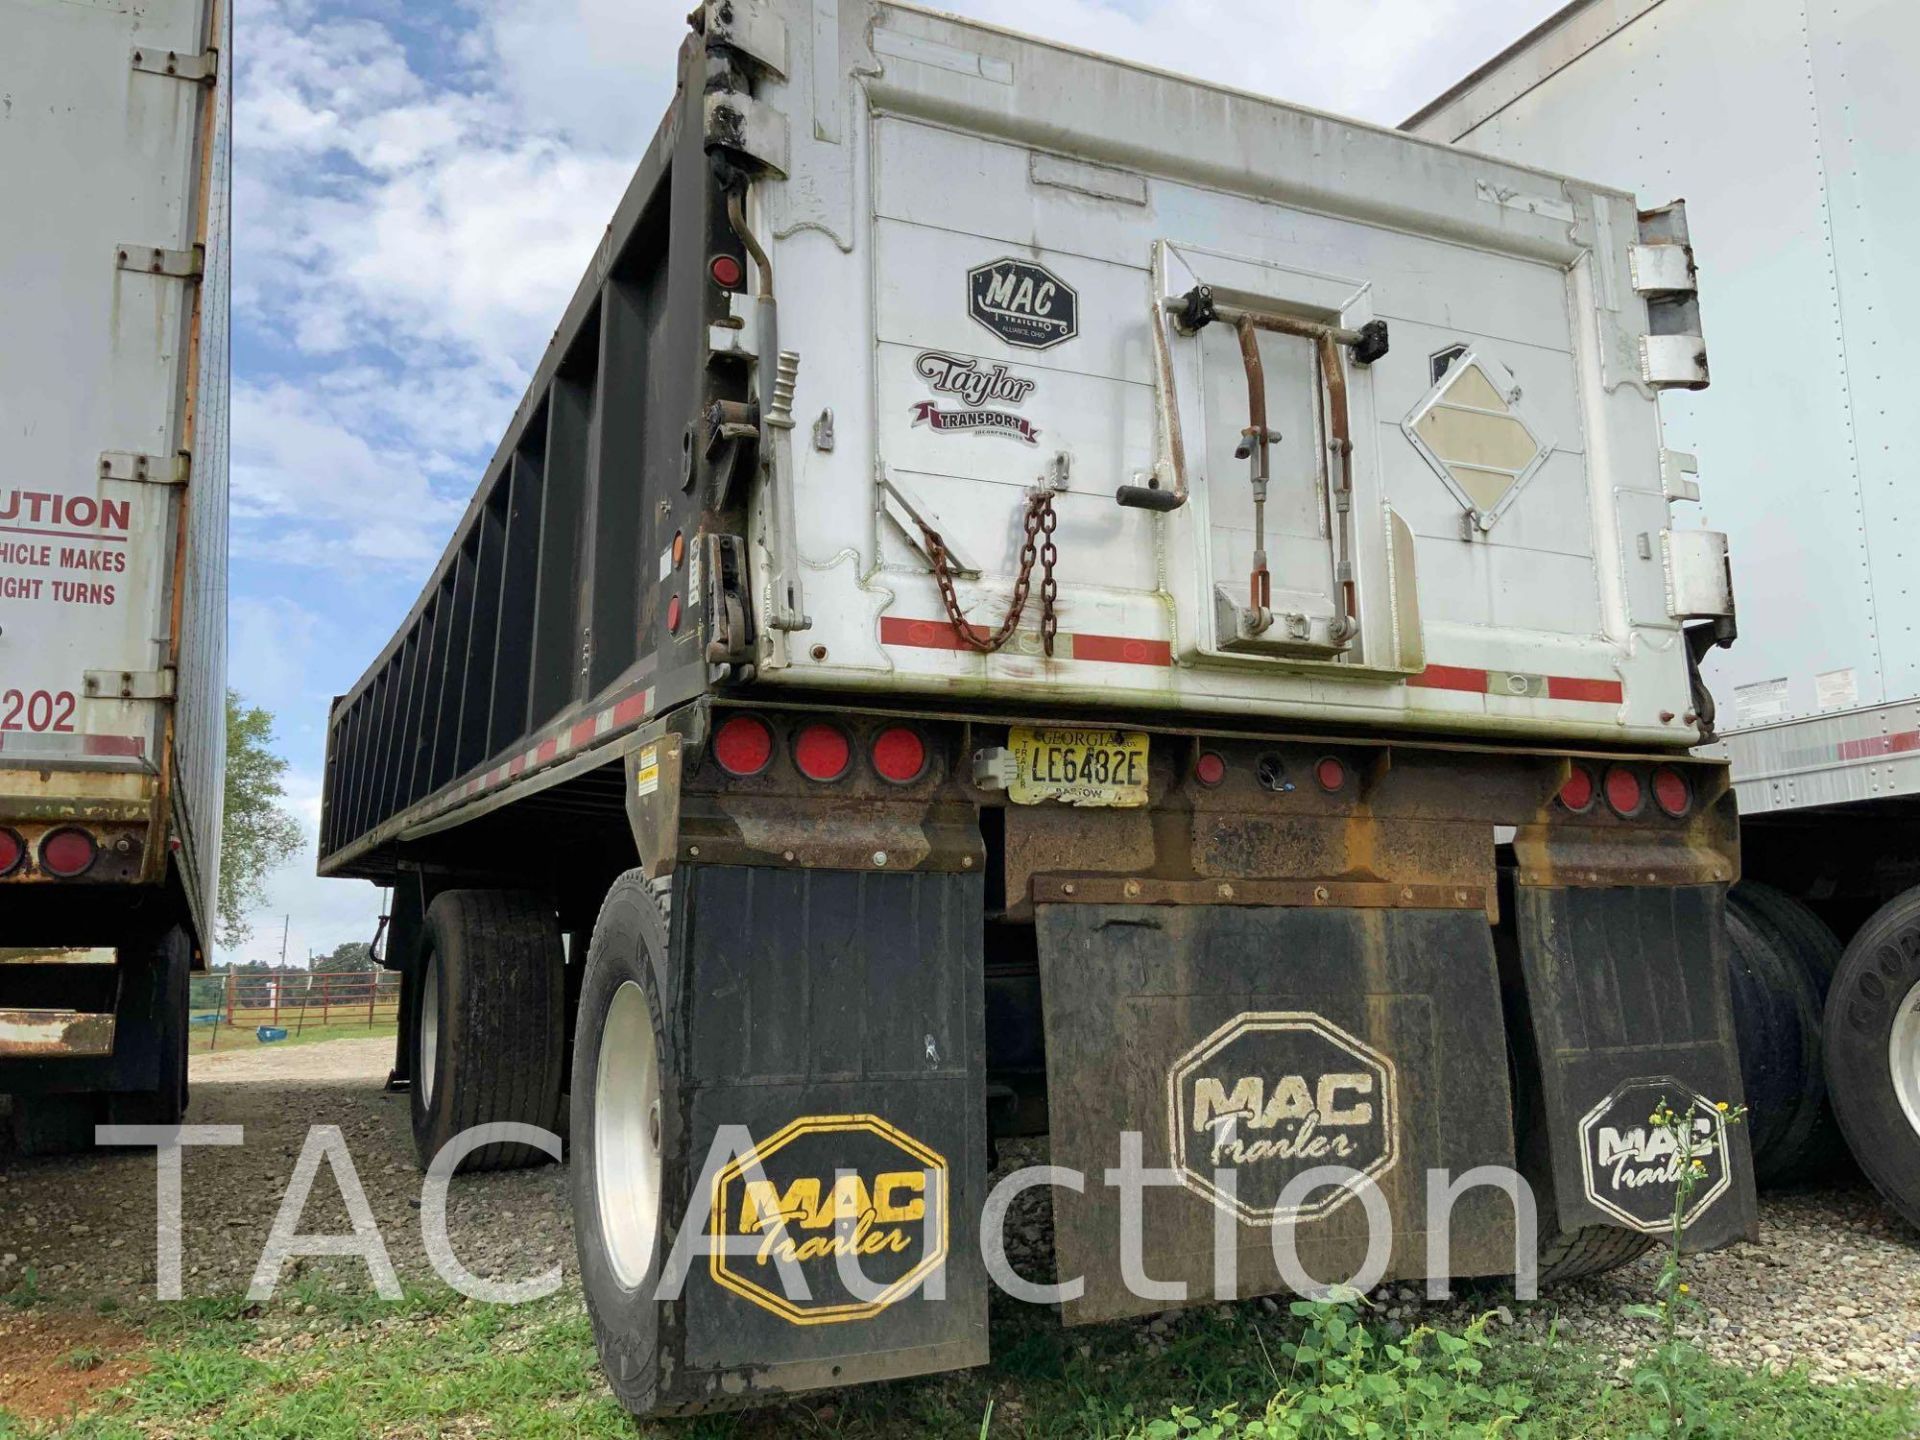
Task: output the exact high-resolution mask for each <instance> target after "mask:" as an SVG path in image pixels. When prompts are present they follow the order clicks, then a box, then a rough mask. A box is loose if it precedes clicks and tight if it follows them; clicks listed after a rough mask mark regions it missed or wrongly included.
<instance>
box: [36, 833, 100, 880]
mask: <svg viewBox="0 0 1920 1440" xmlns="http://www.w3.org/2000/svg"><path fill="white" fill-rule="evenodd" d="M99 854H100V848H99V846H97V845H95V844H94V843H93V837H92V836H91V835H89V834H87V832H86V831H84V830H74V829H70V828H69V829H65V830H55V831H54V832H53V833H52V834H50V835H49V836H47V838H46V839H44V840H42V841H41V842H40V868H41V869H42V870H44V871H46V872H47V873H48V874H49V875H57V876H59V877H60V878H61V879H62V880H71V879H72V878H73V877H74V876H76V875H84V874H86V873H87V871H89V870H91V869H92V868H93V862H94V860H95V859H97V858H98V857H99Z"/></svg>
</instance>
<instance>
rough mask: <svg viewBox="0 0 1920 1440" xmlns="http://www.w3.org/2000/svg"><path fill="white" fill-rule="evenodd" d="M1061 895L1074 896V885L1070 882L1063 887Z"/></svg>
mask: <svg viewBox="0 0 1920 1440" xmlns="http://www.w3.org/2000/svg"><path fill="white" fill-rule="evenodd" d="M1060 893H1061V894H1062V895H1071V894H1073V885H1072V882H1068V883H1067V884H1065V885H1062V886H1061V887H1060Z"/></svg>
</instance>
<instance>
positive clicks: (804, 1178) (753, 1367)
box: [668, 865, 987, 1403]
mask: <svg viewBox="0 0 1920 1440" xmlns="http://www.w3.org/2000/svg"><path fill="white" fill-rule="evenodd" d="M981 884H982V882H981V880H980V877H979V876H977V875H948V874H852V873H847V872H841V871H813V872H803V871H790V870H779V869H766V868H757V867H747V866H708V865H692V866H683V867H682V871H681V873H680V875H678V876H677V877H676V885H675V891H674V923H673V925H672V941H671V955H670V960H669V968H670V969H672V970H673V971H674V972H675V974H676V975H677V976H678V977H679V978H680V980H681V982H682V983H680V984H678V985H675V986H672V987H671V989H670V990H669V993H672V994H677V996H678V1002H677V1004H675V1006H674V1009H675V1010H676V1011H677V1016H676V1018H675V1021H674V1022H673V1023H675V1025H676V1027H677V1028H678V1030H679V1036H678V1043H677V1045H676V1048H677V1049H678V1051H679V1053H680V1055H681V1057H682V1060H681V1065H682V1074H683V1076H684V1080H683V1092H682V1093H683V1097H684V1098H683V1106H684V1109H683V1111H682V1113H684V1114H685V1115H686V1117H687V1147H686V1168H685V1170H684V1172H683V1173H684V1176H685V1181H684V1183H685V1187H686V1188H685V1190H684V1191H683V1193H682V1197H681V1198H682V1200H683V1202H684V1204H685V1207H686V1208H685V1212H684V1216H685V1218H684V1221H683V1223H684V1224H687V1225H697V1226H699V1227H701V1229H700V1231H699V1235H700V1237H701V1238H700V1240H699V1242H698V1245H697V1250H698V1254H697V1258H696V1259H695V1260H694V1263H693V1264H692V1266H691V1270H690V1273H689V1276H688V1280H687V1285H686V1291H685V1300H684V1303H683V1305H682V1306H681V1308H680V1314H679V1324H680V1328H681V1334H680V1336H679V1340H680V1343H681V1345H682V1347H683V1348H682V1349H681V1353H680V1356H679V1361H678V1364H677V1365H676V1366H675V1367H674V1373H673V1374H672V1377H671V1379H670V1381H669V1386H668V1388H669V1390H670V1392H671V1393H672V1394H674V1395H675V1396H676V1397H678V1398H680V1399H682V1400H692V1401H696V1402H699V1403H711V1402H712V1400H713V1399H714V1398H717V1397H726V1396H745V1395H747V1394H749V1393H751V1392H754V1391H784V1390H803V1389H811V1388H814V1387H817V1386H822V1385H833V1384H852V1383H857V1382H861V1381H867V1380H877V1379H886V1378H891V1377H894V1376H901V1375H915V1374H923V1373H927V1372H930V1371H937V1370H950V1369H957V1368H961V1367H964V1366H970V1365H978V1364H983V1363H985V1361H986V1359H987V1284H986V1276H985V1269H984V1266H983V1264H982V1262H981V1259H980V1245H979V1236H978V1217H979V1214H980V1209H981V1205H982V1203H983V1201H984V1199H985V1184H986V1151H987V1138H986V1131H985V1103H986V1102H985V1075H984V1063H985V1062H984V1059H983V1056H984V1042H983V1038H982V1008H983V995H984V989H985V985H984V980H983V976H982V955H981V943H982V942H981V932H980V918H979V917H980V912H981V905H982V895H981ZM722 1127H744V1131H745V1134H746V1135H747V1136H750V1137H751V1147H750V1149H749V1150H748V1152H747V1153H746V1154H744V1155H739V1154H733V1153H731V1152H734V1151H735V1150H737V1149H738V1147H737V1146H734V1145H731V1144H729V1143H728V1139H727V1135H726V1134H723V1130H722ZM731 1133H732V1134H733V1135H734V1136H735V1137H736V1138H738V1136H739V1133H740V1132H739V1130H738V1129H736V1130H734V1131H732V1132H731ZM716 1140H719V1141H720V1142H721V1143H720V1145H719V1146H717V1147H716V1144H715V1142H716ZM836 1240H838V1241H839V1242H840V1247H841V1248H842V1249H846V1248H852V1249H855V1250H857V1252H858V1253H857V1255H856V1256H855V1257H854V1258H853V1259H851V1260H849V1261H848V1264H847V1268H846V1269H843V1268H842V1266H841V1261H840V1257H839V1256H837V1255H835V1254H834V1253H831V1252H832V1251H833V1249H834V1248H835V1247H834V1242H835V1241H836ZM783 1241H784V1242H788V1243H790V1244H791V1246H792V1250H791V1251H789V1252H786V1253H787V1255H788V1257H789V1258H788V1259H787V1260H784V1261H783V1259H782V1258H781V1253H780V1250H779V1247H780V1246H781V1244H782V1242H783ZM848 1270H850V1271H851V1272H852V1274H851V1280H849V1278H848V1273H847V1271H848ZM789 1281H793V1282H795V1283H789ZM669 1343H671V1341H669Z"/></svg>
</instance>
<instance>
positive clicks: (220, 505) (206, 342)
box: [172, 3, 233, 943]
mask: <svg viewBox="0 0 1920 1440" xmlns="http://www.w3.org/2000/svg"><path fill="white" fill-rule="evenodd" d="M214 17H215V18H214V21H213V29H212V32H211V33H212V35H213V37H214V41H213V43H214V44H215V45H216V46H217V47H218V49H219V52H220V54H221V55H222V56H227V57H231V56H232V54H233V9H232V6H231V5H230V4H226V3H217V4H216V5H215V7H214ZM228 73H229V75H231V61H229V72H228ZM206 103H207V104H208V105H209V106H210V107H212V114H211V115H210V116H209V117H208V122H209V123H208V132H209V133H208V139H207V146H208V155H207V163H206V169H205V180H204V184H205V186H206V194H205V196H204V198H203V202H202V203H203V206H204V209H203V213H204V216H205V219H204V222H203V234H202V236H201V243H203V244H204V245H205V246H206V256H207V261H206V273H205V275H204V277H203V278H202V280H201V282H200V291H199V305H200V313H199V317H198V328H197V339H196V345H197V354H196V356H195V357H194V363H195V374H194V384H193V391H192V396H193V399H192V409H191V411H190V414H189V417H188V424H189V426H190V427H191V428H190V430H189V432H188V436H187V447H188V449H189V451H190V452H191V454H192V457H193V460H192V464H193V483H192V485H191V486H190V487H189V489H188V491H187V496H186V513H185V516H184V519H183V523H184V525H185V526H186V549H185V564H184V565H183V566H182V567H181V571H180V576H179V582H178V583H179V585H180V592H181V593H180V595H179V597H178V600H179V604H178V609H177V611H176V614H177V616H178V619H177V621H176V623H175V625H174V633H175V634H176V635H177V636H178V638H179V651H178V654H177V656H176V657H175V658H176V663H177V666H178V670H177V678H176V680H175V686H176V689H177V693H178V695H179V701H178V703H177V704H176V705H175V707H174V722H173V763H174V771H173V773H174V793H173V796H172V811H173V825H174V833H175V834H177V835H179V836H180V837H181V839H182V842H183V843H182V845H181V847H180V849H179V850H178V851H177V852H176V858H177V862H178V863H179V865H180V867H181V881H182V884H183V887H184V889H185V890H186V894H187V903H188V905H189V907H190V908H191V910H192V913H193V919H194V924H195V926H196V927H197V928H198V930H199V932H200V935H201V938H202V941H203V943H204V942H206V941H209V940H210V939H211V937H212V933H213V926H214V910H215V891H216V889H217V888H218V885H219V878H220V821H221V812H222V809H223V808H224V807H223V803H222V802H223V800H224V795H223V793H222V792H223V788H224V786H223V778H222V777H223V774H224V772H225V769H226V755H227V723H226V714H227V711H226V683H227V491H228V453H227V447H228V398H229V394H230V390H231V353H230V344H229V337H228V327H229V315H228V294H229V288H230V282H231V276H232V269H233V262H232V255H231V253H230V252H229V249H228V241H229V235H230V233H231V220H232V209H233V206H232V173H231V161H232V145H233V91H232V82H231V80H230V79H229V80H228V81H226V82H225V83H223V84H221V85H219V86H218V87H217V88H216V89H213V90H210V91H209V92H208V98H207V101H206Z"/></svg>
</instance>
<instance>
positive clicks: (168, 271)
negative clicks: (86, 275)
mask: <svg viewBox="0 0 1920 1440" xmlns="http://www.w3.org/2000/svg"><path fill="white" fill-rule="evenodd" d="M114 268H115V269H116V270H131V271H133V272H134V273H136V274H139V275H165V276H169V277H170V278H172V279H175V280H198V279H199V278H200V276H201V275H202V274H203V273H204V272H205V271H206V268H207V247H206V246H204V245H195V246H194V247H193V248H192V249H190V250H163V249H161V248H160V247H158V246H156V245H121V246H119V247H118V248H117V249H116V250H115V251H114Z"/></svg>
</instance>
